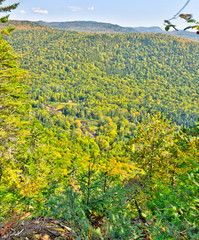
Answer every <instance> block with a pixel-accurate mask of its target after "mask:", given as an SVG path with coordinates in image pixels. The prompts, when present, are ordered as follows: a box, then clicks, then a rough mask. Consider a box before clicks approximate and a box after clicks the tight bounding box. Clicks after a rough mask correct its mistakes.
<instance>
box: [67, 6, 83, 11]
mask: <svg viewBox="0 0 199 240" xmlns="http://www.w3.org/2000/svg"><path fill="white" fill-rule="evenodd" d="M65 8H68V9H69V10H71V11H72V12H77V11H80V10H82V9H81V8H80V7H78V6H66V7H65Z"/></svg>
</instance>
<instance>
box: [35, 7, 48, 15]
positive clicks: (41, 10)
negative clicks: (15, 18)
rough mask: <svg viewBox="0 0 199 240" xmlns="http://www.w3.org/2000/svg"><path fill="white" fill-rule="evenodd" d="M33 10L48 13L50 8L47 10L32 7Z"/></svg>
mask: <svg viewBox="0 0 199 240" xmlns="http://www.w3.org/2000/svg"><path fill="white" fill-rule="evenodd" d="M32 11H33V12H34V13H41V14H48V10H46V9H41V8H32Z"/></svg>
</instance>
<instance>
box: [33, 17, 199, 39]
mask: <svg viewBox="0 0 199 240" xmlns="http://www.w3.org/2000/svg"><path fill="white" fill-rule="evenodd" d="M37 23H39V24H41V25H45V26H48V27H52V28H56V29H60V30H67V31H77V32H90V33H164V34H170V35H172V36H177V37H181V38H184V39H188V40H192V41H199V35H197V34H195V33H193V32H188V31H172V32H165V31H164V30H162V29H161V28H160V27H157V26H152V27H121V26H119V25H116V24H111V23H102V22H95V21H72V22H43V21H38V22H37Z"/></svg>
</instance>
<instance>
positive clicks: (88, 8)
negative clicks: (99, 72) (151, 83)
mask: <svg viewBox="0 0 199 240" xmlns="http://www.w3.org/2000/svg"><path fill="white" fill-rule="evenodd" d="M13 2H17V1H16V0H7V1H6V3H7V4H9V3H13ZM19 2H20V6H19V7H18V8H17V9H16V10H15V11H13V12H12V13H11V15H10V19H17V20H32V21H37V20H43V21H76V20H91V21H99V22H109V23H113V24H118V25H121V26H129V27H136V26H160V27H162V28H163V21H164V19H169V18H171V17H172V16H173V15H175V13H177V12H178V11H179V10H180V8H181V7H182V6H183V5H184V4H185V3H186V0H19ZM183 13H192V14H193V16H194V18H195V19H197V20H199V0H191V1H190V3H189V4H188V6H187V7H186V8H185V10H184V11H183ZM173 22H174V23H176V24H177V25H178V26H179V28H181V27H183V26H184V25H183V23H184V20H182V19H180V20H175V21H173Z"/></svg>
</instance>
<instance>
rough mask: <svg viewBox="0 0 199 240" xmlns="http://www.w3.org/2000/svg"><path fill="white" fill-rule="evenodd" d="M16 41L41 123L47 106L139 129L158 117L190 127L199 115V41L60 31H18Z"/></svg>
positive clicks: (11, 38) (63, 111) (82, 118)
mask: <svg viewBox="0 0 199 240" xmlns="http://www.w3.org/2000/svg"><path fill="white" fill-rule="evenodd" d="M9 42H10V43H11V44H12V46H13V47H14V48H15V50H16V51H17V53H18V54H19V55H20V56H21V59H20V65H21V67H22V68H24V69H26V70H29V75H30V80H29V82H27V83H28V85H29V89H28V92H29V93H30V94H31V98H32V99H33V100H34V102H33V105H34V106H37V107H39V106H40V107H39V108H40V109H41V110H39V113H38V114H39V116H40V118H42V119H45V117H44V115H45V114H43V108H44V109H45V107H43V106H44V105H42V104H48V105H50V106H52V107H53V108H55V109H56V108H57V107H58V108H59V109H60V111H61V112H62V113H63V114H64V115H65V116H66V117H72V118H74V119H79V120H94V121H97V123H98V125H100V124H102V123H101V122H102V118H103V117H105V116H106V117H107V116H109V117H110V118H111V119H112V121H113V122H114V123H116V124H118V121H120V120H119V119H121V118H122V119H123V120H125V121H126V122H127V123H128V125H129V124H135V123H136V122H137V121H141V119H143V118H144V117H146V116H147V114H148V113H155V112H156V113H157V112H161V113H164V114H165V115H166V116H167V117H168V118H171V119H172V120H173V121H174V122H176V123H177V124H178V125H186V126H188V125H190V124H193V123H195V122H196V121H197V119H198V117H199V109H198V104H199V92H198V89H199V88H198V85H199V81H198V79H199V71H198V69H199V55H198V50H199V44H198V43H194V42H189V41H187V40H182V39H178V38H174V37H171V36H165V35H161V34H118V35H109V34H85V33H71V32H63V31H58V30H16V31H15V32H14V33H13V35H12V37H10V38H9ZM58 105H59V106H58ZM44 121H45V122H48V121H49V122H52V120H51V119H49V120H48V119H46V120H44ZM118 125H119V124H118Z"/></svg>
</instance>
